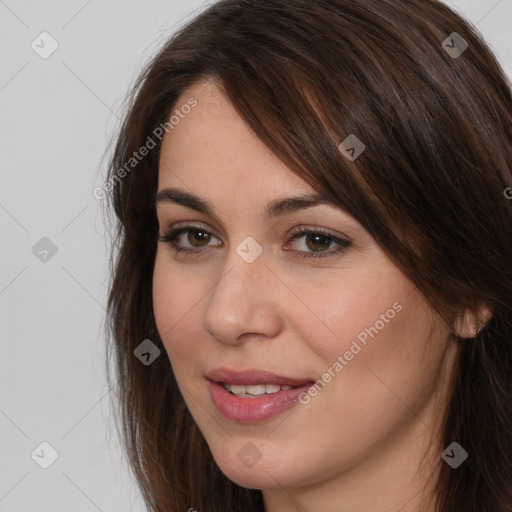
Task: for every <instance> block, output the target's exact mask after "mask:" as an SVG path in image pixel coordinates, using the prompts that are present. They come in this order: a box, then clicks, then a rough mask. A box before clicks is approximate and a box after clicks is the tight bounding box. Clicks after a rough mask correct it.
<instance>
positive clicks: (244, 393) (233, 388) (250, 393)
mask: <svg viewBox="0 0 512 512" xmlns="http://www.w3.org/2000/svg"><path fill="white" fill-rule="evenodd" d="M223 386H224V387H225V388H226V389H227V390H228V391H230V392H231V393H232V394H233V395H237V396H240V397H243V398H254V397H257V396H262V395H265V394H267V395H271V394H273V393H277V392H279V391H289V390H290V389H295V388H294V386H279V385H278V384H250V385H247V386H244V385H238V384H227V383H223Z"/></svg>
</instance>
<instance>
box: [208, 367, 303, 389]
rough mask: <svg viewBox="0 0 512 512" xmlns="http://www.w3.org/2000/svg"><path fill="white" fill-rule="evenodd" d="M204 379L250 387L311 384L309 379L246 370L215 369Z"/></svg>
mask: <svg viewBox="0 0 512 512" xmlns="http://www.w3.org/2000/svg"><path fill="white" fill-rule="evenodd" d="M206 378H207V379H209V380H212V381H215V382H222V383H228V384H238V385H246V386H248V385H250V384H276V385H280V386H294V387H298V386H304V385H305V384H310V383H311V382H313V381H312V380H310V379H298V378H295V377H288V376H285V375H278V374H277V373H274V372H271V371H268V370H259V369H254V368H253V369H247V370H234V369H231V368H216V369H215V370H212V371H210V372H208V373H207V374H206Z"/></svg>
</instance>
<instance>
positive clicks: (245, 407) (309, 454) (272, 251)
mask: <svg viewBox="0 0 512 512" xmlns="http://www.w3.org/2000/svg"><path fill="white" fill-rule="evenodd" d="M191 98H194V99H195V100H196V101H197V106H195V107H194V108H192V109H188V108H185V109H182V110H180V112H181V115H180V116H179V117H180V120H179V122H178V123H177V124H176V125H175V126H174V128H173V129H172V130H170V131H169V133H168V134H167V135H166V136H165V138H164V140H163V146H162V152H161V157H160V170H159V187H158V190H159V194H160V196H161V197H160V199H161V200H159V201H158V204H157V213H158V220H159V225H160V235H166V234H167V233H168V232H169V231H170V230H171V229H174V228H180V229H181V228H185V230H184V231H183V232H181V233H180V234H177V235H176V237H175V239H174V242H175V243H176V244H177V245H179V246H180V247H181V248H183V249H185V250H187V249H188V250H190V251H192V252H190V253H187V252H175V250H174V249H173V248H172V246H171V242H163V241H160V242H159V244H158V250H157V255H156V261H155V271H154V282H153V300H154V312H155V318H156V323H157V327H158V331H159V333H160V335H161V338H162V340H163V343H164V345H165V348H166V350H167V353H168V355H169V358H170V361H171V363H172V368H173V371H174V374H175V376H176V379H177V382H178V384H179V387H180V389H181V392H182V394H183V398H184V399H185V402H186V404H187V406H188V408H189V410H190V412H191V414H192V416H193V418H194V420H195V421H196V422H197V425H198V426H199V428H200V430H201V432H202V433H203V435H204V437H205V439H206V441H207V443H208V445H209V447H210V449H211V451H212V454H213V456H214V458H215V460H216V462H217V464H218V465H219V467H220V468H221V470H222V471H223V472H224V473H225V474H226V475H227V476H228V477H229V478H230V479H231V480H233V481H235V482H236V483H238V484H239V485H242V486H245V487H251V488H259V489H277V488H281V487H301V486H308V485H318V484H320V483H322V482H323V483H325V482H328V481H331V482H334V481H335V480H336V479H337V478H340V477H341V475H345V477H347V475H349V474H352V475H359V476H360V477H361V478H363V475H364V478H365V479H366V480H365V481H367V482H371V479H372V478H373V477H372V475H375V478H379V476H377V473H379V471H380V473H379V474H384V468H385V473H386V474H387V477H388V478H389V475H390V474H393V473H390V472H392V471H400V472H404V471H406V470H408V469H409V468H410V467H415V466H414V464H415V463H416V462H419V460H420V459H421V458H422V457H423V455H424V452H425V447H427V446H428V444H429V440H430V438H428V440H427V437H428V436H429V435H430V434H432V429H433V426H434V423H433V422H434V420H435V419H436V418H437V416H438V415H439V414H440V413H441V412H442V409H441V408H440V406H439V403H436V400H441V399H442V398H443V397H444V396H445V395H443V393H444V392H445V391H446V389H447V380H446V378H445V377H446V376H445V370H446V369H447V368H450V364H451V362H452V359H451V358H452V357H453V355H454V352H453V350H448V349H449V348H450V347H452V345H449V344H448V343H447V339H448V333H449V329H448V327H447V326H445V324H444V323H443V322H442V321H441V320H440V318H438V316H437V315H436V314H434V313H433V311H432V310H431V309H430V308H429V306H428V305H427V302H426V300H425V299H424V297H423V296H422V295H421V294H420V293H419V291H418V290H417V289H416V288H415V286H413V284H412V283H411V282H410V281H409V280H408V279H407V278H406V277H405V276H404V275H403V274H402V273H401V272H400V271H399V269H398V268H397V267H396V266H395V265H394V264H393V263H392V262H391V260H390V259H388V257H387V256H386V255H385V254H384V252H383V251H382V250H381V249H380V248H379V247H378V246H377V244H376V243H375V241H374V240H373V238H372V237H371V236H370V235H369V234H368V233H367V232H366V231H365V229H364V228H363V227H362V226H361V225H360V224H359V223H358V222H357V221H356V220H355V219H354V218H353V217H351V216H350V215H349V214H348V213H347V212H345V211H344V210H343V209H341V208H340V207H338V206H336V205H332V204H317V205H309V206H307V205H306V204H305V203H301V204H298V203H293V202H289V203H287V204H288V206H293V205H294V206H295V207H294V208H274V209H273V210H272V211H271V212H270V213H269V211H268V209H269V206H270V205H273V204H275V203H276V202H280V201H283V200H285V199H288V198H292V197H297V196H304V195H308V194H313V193H314V192H315V191H314V190H313V189H312V188H311V187H310V186H309V185H308V184H307V183H306V182H305V181H303V180H302V179H301V178H299V177H298V176H297V175H295V174H294V173H293V172H292V171H290V170H289V169H288V168H287V167H286V166H285V165H284V164H283V163H282V162H281V161H280V160H278V159H277V157H275V156H274V155H273V154H272V153H271V152H270V151H269V150H268V149H266V148H265V146H264V145H263V144H262V143H261V142H260V141H259V140H258V139H257V138H256V136H255V135H253V133H252V132H251V131H250V130H249V128H248V127H247V126H246V125H245V124H244V122H243V121H242V119H241V118H240V117H239V116H238V114H237V113H236V111H235V110H234V109H233V107H232V106H231V105H230V103H229V102H228V101H227V100H226V99H225V98H224V97H223V96H222V95H221V94H220V92H219V90H218V89H217V88H215V87H214V86H213V85H211V84H210V83H206V82H203V83H200V84H196V85H195V86H194V87H192V88H191V89H189V91H187V93H186V94H184V95H183V96H182V97H181V98H180V100H179V101H178V102H177V104H176V107H175V108H176V109H180V107H181V106H183V105H186V104H192V101H190V99H191ZM189 101H190V102H189ZM184 112H189V113H188V114H185V113H184ZM166 189H179V191H180V193H181V194H189V195H193V196H197V198H198V199H197V202H196V203H195V206H194V203H191V202H190V203H189V204H188V206H185V205H184V204H179V200H178V199H176V198H177V197H178V196H177V195H176V190H174V192H173V193H172V194H171V192H170V191H167V192H164V191H165V190H166ZM173 197H174V199H173ZM199 201H201V202H204V203H208V205H209V206H210V208H211V211H206V209H205V208H203V211H200V208H199V204H198V203H199ZM298 229H302V230H303V231H306V233H301V232H298V231H297V230H298ZM186 230H189V231H186ZM308 232H310V233H309V234H308ZM315 254H316V255H317V256H316V257H315ZM320 256H324V257H320ZM314 383H316V386H313V384H314ZM224 384H228V388H229V389H230V390H231V391H228V389H226V387H225V386H224ZM282 386H285V387H284V389H283V388H282ZM290 386H291V389H289V387H290ZM311 386H313V387H311ZM308 389H309V390H310V391H309V392H308ZM315 390H316V392H315ZM233 392H234V393H235V394H233ZM261 393H265V394H263V395H262V394H261ZM247 395H250V396H247ZM436 456H437V454H436Z"/></svg>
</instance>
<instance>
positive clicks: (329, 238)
mask: <svg viewBox="0 0 512 512" xmlns="http://www.w3.org/2000/svg"><path fill="white" fill-rule="evenodd" d="M511 121H512V100H511V88H510V83H509V81H508V80H507V77H506V76H505V74H504V72H503V71H502V69H501V68H500V66H499V64H498V63H497V61H496V59H495V57H494V56H493V55H492V53H491V52H490V50H489V48H488V47H487V46H486V45H485V43H484V42H483V41H482V39H481V37H480V36H479V35H478V34H477V33H476V32H475V30H474V29H473V28H471V26H469V24H468V23H466V22H465V21H464V20H463V19H461V17H459V16H458V15H456V14H455V13H454V12H452V11H451V10H450V9H449V8H448V7H446V6H445V5H444V4H442V3H439V2H438V1H437V0H427V1H426V0H409V1H407V2H405V1H397V0H381V1H379V2H376V1H374V0H351V1H350V2H348V1H343V0H319V1H316V2H310V1H309V0H287V1H286V2H282V1H279V0H265V1H261V0H245V1H244V0H223V1H219V2H218V3H215V4H214V5H212V6H210V7H209V8H208V9H207V10H206V11H205V12H203V13H202V14H200V15H199V16H198V17H197V18H196V19H194V20H193V21H192V22H190V23H189V24H187V25H186V26H185V27H184V28H182V29H181V30H180V31H179V32H178V33H177V34H176V35H175V36H174V37H173V38H172V39H171V40H170V41H169V42H168V43H167V44H166V45H165V46H164V47H163V48H162V50H161V51H160V52H159V53H158V55H156V57H155V58H154V59H153V60H152V61H151V62H150V63H149V65H148V66H147V68H146V69H145V70H144V72H143V74H142V75H141V77H140V78H139V80H138V82H137V84H136V86H135V88H134V90H133V93H132V96H131V102H130V105H129V112H128V114H127V117H126V120H125V122H124V124H123V126H122V129H121V130H120V134H119V137H118V140H117V144H116V147H115V151H114V154H113V157H112V160H111V165H110V172H109V176H108V180H107V185H106V186H107V188H109V189H112V196H111V197H112V201H111V205H112V208H113V209H114V211H115V215H116V217H117V219H116V226H117V231H116V233H117V239H116V244H117V246H118V251H117V253H116V254H115V258H114V259H113V261H112V265H113V268H112V271H113V277H112V283H111V290H110V297H109V324H108V327H109V329H108V335H109V336H110V342H111V345H110V349H111V350H113V351H114V356H115V360H116V369H117V374H116V377H115V380H116V381H117V384H118V385H119V390H120V392H119V393H120V395H119V403H120V413H121V416H120V425H121V426H122V432H123V436H124V437H123V439H124V441H125V448H126V450H127V453H128V455H129V458H130V462H131V465H132V468H133V470H134V473H135V475H136V477H137V479H138V482H139V484H140V487H141V489H142V492H143V495H144V497H145V500H146V502H147V505H148V507H149V509H150V510H152V511H179V510H189V511H193V510H197V511H199V512H202V511H207V510H208V511H223V512H225V511H233V512H234V511H237V512H240V511H244V512H247V511H263V510H265V511H266V512H277V511H279V512H282V511H299V510H300V511H303V510H307V511H317V510H322V511H325V512H330V511H336V512H340V511H342V512H345V511H354V510H365V511H366V512H368V511H369V512H372V511H375V510H379V511H387V510H390V511H397V510H401V511H403V512H408V511H419V510H422V511H425V512H427V511H428V512H432V511H440V512H453V511H461V512H468V511H475V512H477V511H478V512H481V511H487V510H489V511H493V510H496V511H498V510H499V511H511V510H512V464H511V462H510V461H511V460H512V422H511V420H512V411H511V409H512V383H511V372H512V272H511V270H510V261H512V201H510V200H509V199H508V197H507V193H506V191H507V190H510V186H511V184H512V176H511V169H512V149H511V145H510V142H511V140H512V123H511ZM109 355H110V356H111V355H112V354H109ZM110 379H111V382H114V376H113V375H111V376H110Z"/></svg>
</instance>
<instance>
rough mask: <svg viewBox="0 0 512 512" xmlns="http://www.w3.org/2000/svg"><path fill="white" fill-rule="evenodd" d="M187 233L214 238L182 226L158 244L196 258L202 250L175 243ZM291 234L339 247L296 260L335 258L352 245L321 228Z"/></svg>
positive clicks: (295, 236) (165, 236) (297, 253)
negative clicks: (317, 237) (320, 238)
mask: <svg viewBox="0 0 512 512" xmlns="http://www.w3.org/2000/svg"><path fill="white" fill-rule="evenodd" d="M187 231H190V232H202V233H206V234H207V235H212V236H214V235H213V234H212V233H210V232H209V231H207V230H206V229H203V228H201V227H197V226H183V227H178V228H174V229H170V230H169V231H168V232H167V233H166V234H164V235H163V236H159V237H158V240H159V241H160V242H163V243H166V244H168V245H169V247H170V248H171V249H172V250H173V251H174V252H175V253H182V254H186V255H193V256H197V255H198V253H199V252H201V251H202V250H203V249H202V248H198V249H191V248H188V247H181V246H180V245H178V244H177V243H176V238H178V236H179V235H181V234H182V233H186V232H187ZM292 234H293V235H294V236H293V238H292V240H295V239H296V238H300V237H301V236H304V235H322V236H326V237H327V238H328V239H330V241H331V242H335V243H337V244H338V246H339V247H338V249H336V250H334V251H333V250H330V251H327V250H326V251H322V252H316V253H307V252H304V251H295V253H296V255H295V256H296V257H297V258H300V259H315V258H316V259H318V258H326V257H330V256H336V255H339V254H341V253H343V252H344V251H345V250H346V249H347V248H348V247H349V246H350V245H352V244H351V242H349V241H348V240H345V239H342V238H338V237H335V236H333V235H331V234H330V233H328V232H327V231H326V230H325V229H323V228H315V229H314V230H311V229H306V228H304V227H302V226H301V227H299V228H297V230H296V231H295V232H294V233H292Z"/></svg>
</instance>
